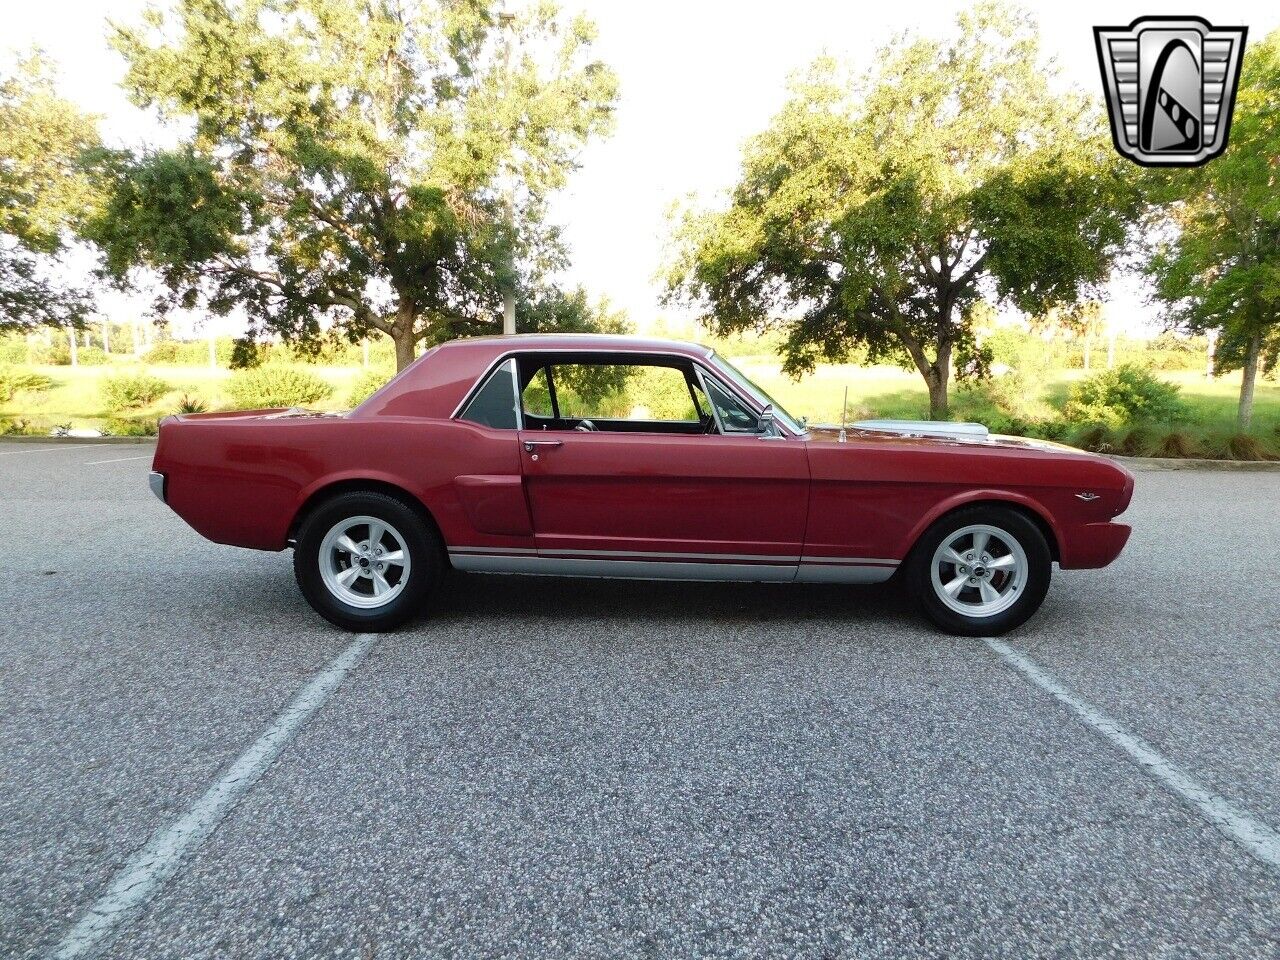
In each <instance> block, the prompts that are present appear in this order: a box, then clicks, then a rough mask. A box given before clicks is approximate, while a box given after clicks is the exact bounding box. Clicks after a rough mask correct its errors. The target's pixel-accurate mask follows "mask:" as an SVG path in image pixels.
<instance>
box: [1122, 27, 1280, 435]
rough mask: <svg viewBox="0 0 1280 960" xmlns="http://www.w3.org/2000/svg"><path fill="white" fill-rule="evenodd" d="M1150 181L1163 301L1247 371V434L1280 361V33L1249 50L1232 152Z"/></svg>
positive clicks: (1224, 361)
mask: <svg viewBox="0 0 1280 960" xmlns="http://www.w3.org/2000/svg"><path fill="white" fill-rule="evenodd" d="M1151 176H1152V180H1153V182H1154V184H1153V194H1152V195H1153V197H1154V198H1155V199H1156V201H1157V205H1156V207H1155V212H1154V220H1155V222H1154V223H1153V225H1152V233H1153V235H1155V236H1156V237H1157V238H1158V239H1157V240H1156V241H1155V243H1154V244H1153V246H1154V250H1153V251H1152V256H1151V258H1150V259H1149V261H1148V263H1147V269H1148V272H1149V274H1150V275H1151V277H1152V278H1153V280H1154V281H1155V289H1156V294H1157V296H1158V297H1159V298H1160V299H1161V300H1163V301H1164V303H1165V304H1166V317H1167V319H1168V320H1169V321H1170V322H1171V323H1173V324H1175V325H1178V326H1182V327H1184V328H1186V329H1189V330H1191V331H1197V332H1200V331H1206V330H1214V329H1220V330H1221V335H1220V337H1219V339H1218V344H1217V350H1216V353H1215V366H1216V367H1217V369H1218V370H1219V371H1220V372H1221V371H1227V370H1237V369H1243V371H1244V373H1243V377H1242V380H1241V391H1240V407H1239V415H1238V419H1239V423H1240V426H1241V427H1244V428H1247V427H1248V426H1249V422H1250V420H1251V418H1252V413H1253V389H1254V383H1255V381H1256V379H1257V373H1258V369H1259V367H1262V368H1263V369H1268V370H1269V369H1273V368H1274V367H1275V365H1276V361H1277V355H1280V30H1278V31H1275V32H1273V33H1272V34H1271V35H1270V36H1268V37H1266V38H1265V39H1264V40H1262V41H1260V42H1255V43H1253V44H1251V45H1250V47H1249V48H1248V49H1247V50H1246V51H1245V57H1244V64H1243V66H1242V69H1241V75H1240V86H1239V91H1238V93H1237V95H1236V109H1235V120H1234V122H1233V123H1232V125H1231V131H1230V141H1229V145H1228V147H1227V149H1226V151H1225V152H1224V153H1223V154H1222V155H1221V156H1220V157H1218V158H1217V159H1215V160H1213V161H1211V162H1210V163H1207V164H1205V165H1204V166H1203V167H1198V168H1195V169H1192V170H1175V171H1168V172H1165V171H1160V172H1153V173H1152V175H1151Z"/></svg>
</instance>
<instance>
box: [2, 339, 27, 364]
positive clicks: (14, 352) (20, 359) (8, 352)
mask: <svg viewBox="0 0 1280 960" xmlns="http://www.w3.org/2000/svg"><path fill="white" fill-rule="evenodd" d="M26 362H27V341H26V340H24V339H23V338H22V337H3V338H0V364H6V363H26Z"/></svg>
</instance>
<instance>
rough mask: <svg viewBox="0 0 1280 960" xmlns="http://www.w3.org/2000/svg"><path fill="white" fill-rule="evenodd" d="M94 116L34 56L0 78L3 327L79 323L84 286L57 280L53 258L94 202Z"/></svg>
mask: <svg viewBox="0 0 1280 960" xmlns="http://www.w3.org/2000/svg"><path fill="white" fill-rule="evenodd" d="M97 143H98V139H97V131H96V128H95V123H94V120H93V118H91V117H88V116H85V115H84V114H83V113H81V112H80V111H79V110H78V109H77V108H76V107H75V105H73V104H72V103H70V102H68V101H67V100H64V99H62V98H61V97H59V96H58V95H57V93H56V91H55V90H54V85H53V71H52V68H51V66H50V64H49V63H48V61H46V60H45V59H44V58H43V57H42V56H41V55H39V54H38V53H37V54H32V55H30V56H28V57H26V58H24V59H23V60H21V61H19V62H18V63H17V64H16V68H15V69H13V70H12V71H10V72H9V73H7V74H5V75H3V76H0V330H15V329H16V330H27V329H30V328H32V327H35V326H39V325H42V324H51V325H56V326H62V325H65V324H72V325H76V326H78V325H80V324H81V323H82V322H83V319H84V316H85V314H86V313H87V312H88V309H89V300H88V297H87V295H86V293H85V291H83V290H81V289H77V288H74V287H70V286H68V285H66V284H64V283H61V282H59V280H58V279H57V277H56V275H57V273H58V272H59V270H58V256H59V254H61V253H63V252H64V250H65V248H66V245H67V241H68V238H69V236H70V234H69V230H70V228H71V226H72V225H73V223H74V221H75V220H76V219H77V218H78V217H79V216H80V215H81V214H82V212H83V211H84V210H85V208H86V207H87V206H88V205H89V203H90V202H91V196H92V194H91V188H90V181H89V178H88V176H87V174H86V165H85V162H84V161H85V159H86V156H87V155H88V154H89V153H90V152H91V151H92V150H93V149H94V148H95V147H96V146H97Z"/></svg>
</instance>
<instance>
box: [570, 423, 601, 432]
mask: <svg viewBox="0 0 1280 960" xmlns="http://www.w3.org/2000/svg"><path fill="white" fill-rule="evenodd" d="M573 429H575V430H581V431H582V432H583V433H595V432H596V425H595V424H594V423H592V422H591V421H590V420H579V421H578V425H577V426H576V427H574V428H573Z"/></svg>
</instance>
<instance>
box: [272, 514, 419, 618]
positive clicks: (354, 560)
mask: <svg viewBox="0 0 1280 960" xmlns="http://www.w3.org/2000/svg"><path fill="white" fill-rule="evenodd" d="M442 555H443V549H442V547H441V545H440V542H439V537H438V536H436V533H435V531H434V530H432V529H431V528H430V526H428V525H427V524H426V523H425V522H423V520H422V518H421V517H420V516H419V515H418V513H417V512H416V511H414V510H413V509H412V508H411V507H409V506H408V505H407V504H405V503H403V502H402V501H400V500H397V499H396V498H395V497H389V496H387V495H386V494H383V493H375V492H358V491H357V492H351V493H343V494H339V495H338V496H336V497H334V498H333V499H332V500H329V501H327V502H325V503H324V504H322V505H321V506H320V507H318V508H317V509H316V510H314V511H313V512H312V513H311V515H310V516H308V517H307V519H306V520H305V521H304V522H303V524H302V528H301V529H300V530H299V532H298V541H297V546H296V547H295V548H294V552H293V570H294V575H295V576H296V577H297V579H298V586H299V587H300V588H301V590H302V595H303V596H304V597H306V598H307V602H308V603H310V604H311V606H312V607H313V608H315V610H316V612H317V613H319V614H320V615H321V616H322V617H324V618H325V619H326V620H328V621H329V622H330V623H333V624H336V625H337V626H339V627H342V628H344V629H346V630H353V631H356V632H361V633H373V632H377V631H381V630H390V629H391V628H393V627H397V626H399V625H400V624H402V623H404V622H405V621H406V620H408V619H409V618H410V617H412V616H413V615H414V614H416V613H417V612H418V611H419V610H420V609H421V608H422V605H423V603H424V602H425V600H426V599H427V596H428V595H429V593H430V591H431V590H432V589H433V588H434V587H435V585H436V584H438V583H439V581H440V578H441V576H442V574H443V572H444V562H443V559H442Z"/></svg>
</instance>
